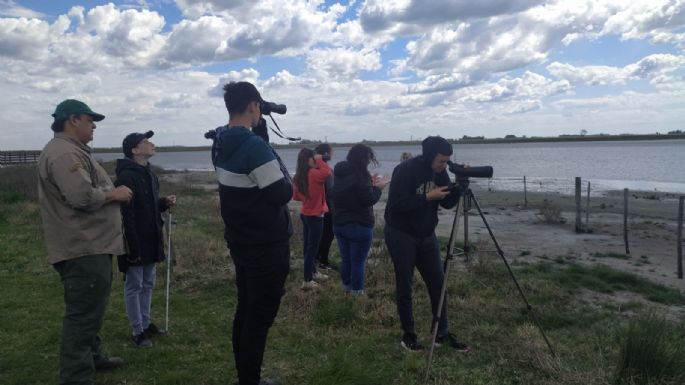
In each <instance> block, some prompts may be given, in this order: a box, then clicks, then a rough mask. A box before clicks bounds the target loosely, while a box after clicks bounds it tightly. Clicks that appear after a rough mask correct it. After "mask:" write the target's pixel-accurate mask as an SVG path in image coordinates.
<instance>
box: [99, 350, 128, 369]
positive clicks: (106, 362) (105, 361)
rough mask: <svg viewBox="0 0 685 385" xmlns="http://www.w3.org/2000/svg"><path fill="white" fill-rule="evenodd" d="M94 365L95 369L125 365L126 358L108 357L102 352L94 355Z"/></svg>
mask: <svg viewBox="0 0 685 385" xmlns="http://www.w3.org/2000/svg"><path fill="white" fill-rule="evenodd" d="M93 366H95V370H110V369H116V368H120V367H122V366H124V360H123V359H122V358H121V357H106V356H103V355H101V354H98V355H95V356H93Z"/></svg>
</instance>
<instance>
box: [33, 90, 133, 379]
mask: <svg viewBox="0 0 685 385" xmlns="http://www.w3.org/2000/svg"><path fill="white" fill-rule="evenodd" d="M52 116H53V117H54V118H55V119H54V122H53V123H52V130H53V131H54V132H55V136H54V138H52V140H50V142H48V144H47V145H45V148H43V151H42V152H41V154H40V159H39V160H38V175H39V178H38V179H39V180H38V200H39V204H40V212H41V217H42V219H43V231H44V234H45V244H46V246H47V250H48V260H49V262H50V263H51V264H52V265H53V267H54V268H55V270H57V272H58V273H59V275H60V277H61V280H62V285H63V286H64V305H65V314H64V320H63V324H62V336H61V341H60V362H59V377H60V384H79V385H80V384H84V385H85V384H89V385H90V384H93V377H94V372H95V370H99V369H111V368H115V367H118V366H121V365H123V360H122V359H121V358H117V357H109V358H108V357H106V356H104V355H103V354H102V352H101V351H100V337H99V336H98V332H99V331H100V328H101V327H102V321H103V319H104V315H105V309H106V307H107V302H108V299H109V293H110V288H111V285H112V256H113V255H120V254H124V253H125V251H124V240H123V236H122V231H121V214H120V203H122V202H128V201H129V200H130V199H131V190H130V189H129V188H128V187H125V186H120V187H116V188H115V187H114V184H113V183H112V181H111V179H110V178H109V176H108V175H107V172H106V171H105V170H104V169H103V168H102V166H100V164H98V162H97V161H96V160H95V159H94V158H93V156H92V155H91V149H90V147H88V146H87V145H86V144H87V143H88V142H90V141H91V140H93V130H94V129H95V123H94V122H99V121H101V120H102V119H104V118H105V116H104V115H101V114H98V113H95V112H93V110H91V109H90V107H88V106H87V105H86V104H85V103H83V102H81V101H78V100H74V99H67V100H65V101H63V102H62V103H60V104H59V105H57V108H56V109H55V113H54V114H52Z"/></svg>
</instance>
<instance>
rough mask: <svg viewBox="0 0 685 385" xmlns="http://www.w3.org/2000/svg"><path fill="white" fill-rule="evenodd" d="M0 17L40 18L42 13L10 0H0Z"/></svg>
mask: <svg viewBox="0 0 685 385" xmlns="http://www.w3.org/2000/svg"><path fill="white" fill-rule="evenodd" d="M0 16H1V17H24V18H27V19H33V18H41V17H43V16H44V15H43V14H42V13H40V12H36V11H34V10H32V9H29V8H26V7H23V6H21V5H19V4H17V3H16V2H14V1H12V0H0Z"/></svg>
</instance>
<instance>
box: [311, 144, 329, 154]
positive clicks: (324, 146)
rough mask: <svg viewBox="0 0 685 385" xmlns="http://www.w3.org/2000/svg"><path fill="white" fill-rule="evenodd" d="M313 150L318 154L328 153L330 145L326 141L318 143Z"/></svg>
mask: <svg viewBox="0 0 685 385" xmlns="http://www.w3.org/2000/svg"><path fill="white" fill-rule="evenodd" d="M314 152H315V153H317V154H319V155H324V154H330V153H331V145H330V144H328V143H320V144H319V145H318V146H316V147H314Z"/></svg>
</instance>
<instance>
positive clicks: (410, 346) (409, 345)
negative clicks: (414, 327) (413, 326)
mask: <svg viewBox="0 0 685 385" xmlns="http://www.w3.org/2000/svg"><path fill="white" fill-rule="evenodd" d="M400 345H401V346H402V347H403V348H405V349H407V350H409V351H410V352H412V353H418V352H422V351H423V349H424V348H423V345H421V344H420V343H419V342H418V341H417V340H416V334H412V333H404V336H402V341H400Z"/></svg>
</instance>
